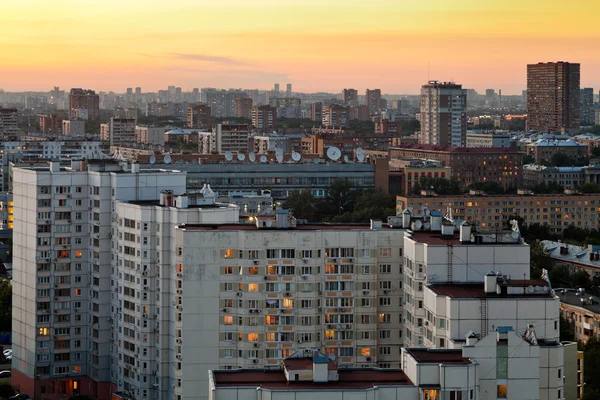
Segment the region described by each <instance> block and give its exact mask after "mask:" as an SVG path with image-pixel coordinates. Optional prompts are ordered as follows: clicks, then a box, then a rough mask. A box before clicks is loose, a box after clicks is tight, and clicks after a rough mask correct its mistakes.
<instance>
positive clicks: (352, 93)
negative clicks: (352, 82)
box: [342, 89, 358, 106]
mask: <svg viewBox="0 0 600 400" xmlns="http://www.w3.org/2000/svg"><path fill="white" fill-rule="evenodd" d="M342 101H343V102H344V104H346V105H349V106H357V105H358V90H356V89H342Z"/></svg>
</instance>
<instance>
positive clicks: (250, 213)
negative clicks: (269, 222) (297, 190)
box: [216, 190, 273, 222]
mask: <svg viewBox="0 0 600 400" xmlns="http://www.w3.org/2000/svg"><path fill="white" fill-rule="evenodd" d="M216 198H217V203H222V204H233V205H236V206H237V207H238V208H239V210H240V217H250V222H252V220H253V218H254V217H256V216H257V215H259V214H268V213H269V212H273V198H272V197H271V191H270V190H261V191H260V192H241V191H230V192H226V193H216Z"/></svg>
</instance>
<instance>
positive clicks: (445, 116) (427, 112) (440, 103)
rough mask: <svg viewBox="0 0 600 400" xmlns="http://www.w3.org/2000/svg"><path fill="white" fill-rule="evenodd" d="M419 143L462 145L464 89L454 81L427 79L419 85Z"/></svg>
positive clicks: (463, 138)
mask: <svg viewBox="0 0 600 400" xmlns="http://www.w3.org/2000/svg"><path fill="white" fill-rule="evenodd" d="M420 113H421V114H420V115H421V134H420V137H419V142H420V143H421V144H430V145H440V146H452V147H461V146H462V147H464V146H466V143H467V91H466V90H465V89H463V88H462V85H457V84H456V83H453V82H438V81H430V82H429V83H427V84H426V85H423V87H422V88H421V106H420Z"/></svg>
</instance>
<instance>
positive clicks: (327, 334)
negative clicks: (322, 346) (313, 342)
mask: <svg viewBox="0 0 600 400" xmlns="http://www.w3.org/2000/svg"><path fill="white" fill-rule="evenodd" d="M335 336H336V335H335V331H325V339H327V340H335Z"/></svg>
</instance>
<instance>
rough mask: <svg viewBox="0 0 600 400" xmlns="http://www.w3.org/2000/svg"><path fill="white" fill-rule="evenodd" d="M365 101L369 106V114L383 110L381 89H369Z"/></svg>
mask: <svg viewBox="0 0 600 400" xmlns="http://www.w3.org/2000/svg"><path fill="white" fill-rule="evenodd" d="M365 101H366V104H367V107H368V108H369V114H375V113H377V112H379V111H380V110H381V89H367V91H366V93H365Z"/></svg>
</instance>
